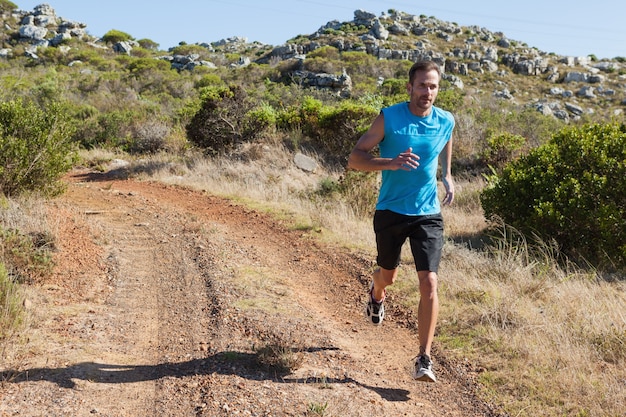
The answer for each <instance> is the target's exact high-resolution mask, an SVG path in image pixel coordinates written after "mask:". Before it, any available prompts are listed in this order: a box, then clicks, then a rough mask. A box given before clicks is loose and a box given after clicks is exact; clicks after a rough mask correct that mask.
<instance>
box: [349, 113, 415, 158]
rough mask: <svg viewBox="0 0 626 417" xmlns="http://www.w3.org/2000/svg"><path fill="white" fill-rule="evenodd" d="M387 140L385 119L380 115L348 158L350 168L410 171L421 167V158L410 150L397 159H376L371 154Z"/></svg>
mask: <svg viewBox="0 0 626 417" xmlns="http://www.w3.org/2000/svg"><path fill="white" fill-rule="evenodd" d="M384 138H385V118H384V116H383V114H382V113H380V114H379V115H378V116H377V117H376V120H374V123H372V126H371V127H370V128H369V129H368V131H367V132H365V133H364V134H363V136H361V138H360V139H359V140H358V142H357V143H356V145H355V146H354V149H352V152H351V153H350V156H349V157H348V168H352V169H356V170H359V171H383V170H392V171H395V170H398V169H403V170H405V171H410V170H411V169H415V168H417V167H418V166H419V163H418V160H419V156H417V155H416V154H414V153H413V152H412V149H411V148H409V149H407V150H406V151H405V152H402V153H400V154H399V155H398V156H397V157H395V158H380V157H374V155H372V154H371V151H372V149H374V148H375V147H376V146H377V145H378V144H379V143H380V142H381V141H382V140H383V139H384Z"/></svg>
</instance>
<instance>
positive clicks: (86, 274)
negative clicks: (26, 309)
mask: <svg viewBox="0 0 626 417" xmlns="http://www.w3.org/2000/svg"><path fill="white" fill-rule="evenodd" d="M68 184H69V187H68V191H67V192H66V193H65V194H64V195H63V196H62V197H61V198H59V199H58V200H55V201H54V202H52V203H51V205H50V210H51V216H52V217H53V218H55V219H58V220H57V221H58V223H59V231H60V234H61V235H62V236H64V237H63V238H62V239H61V240H62V242H59V248H58V253H57V270H56V274H55V277H54V279H53V280H52V282H48V283H43V284H42V285H39V286H37V287H34V288H32V289H31V290H30V291H29V295H28V296H29V301H30V302H32V308H31V312H32V314H33V317H34V319H33V329H32V330H31V331H32V336H31V340H30V341H29V342H28V344H27V346H26V351H27V352H28V353H27V354H25V355H22V356H21V357H20V360H19V362H18V363H11V364H9V365H8V366H6V365H2V369H0V370H1V371H2V376H3V379H4V382H3V383H2V384H1V386H0V398H1V401H0V416H13V415H19V416H112V417H113V416H115V417H118V416H322V415H323V416H327V417H328V416H381V415H386V416H464V417H466V416H496V415H498V414H497V413H496V412H495V411H494V410H493V409H492V407H490V406H489V405H487V404H485V403H483V402H481V401H480V400H478V399H477V398H476V397H475V396H474V391H473V389H474V388H473V386H472V384H471V382H470V379H469V376H468V374H467V373H466V372H465V370H464V367H463V366H461V365H457V364H453V363H450V362H448V361H446V360H445V356H444V354H443V352H441V353H440V352H437V354H438V355H437V356H436V357H435V360H436V366H437V368H436V371H437V374H438V378H439V381H438V382H437V383H436V384H426V383H418V382H415V381H413V380H412V379H411V377H410V374H409V366H410V362H411V359H412V358H413V357H414V355H415V354H416V349H417V334H416V331H415V325H414V319H413V316H412V314H411V312H406V311H402V310H401V309H400V307H398V306H396V305H394V303H393V299H391V300H390V302H389V306H388V315H389V316H390V317H389V320H387V321H386V322H385V323H384V325H383V326H382V327H380V328H376V327H373V326H371V325H368V324H367V323H366V322H365V320H364V318H363V316H362V306H363V302H364V300H365V296H364V292H365V291H366V287H367V284H368V279H369V278H368V275H369V272H368V266H369V265H368V264H369V261H368V260H367V259H365V258H364V257H363V256H360V255H358V254H349V253H346V252H345V251H344V250H340V249H337V248H330V247H323V246H321V245H320V244H318V243H316V242H315V241H314V240H313V239H312V238H311V237H309V236H307V235H306V234H305V233H303V232H298V231H293V230H288V229H287V228H285V227H284V226H283V225H281V224H280V223H279V222H277V221H275V220H273V219H271V218H270V217H268V216H266V215H264V214H262V213H258V212H255V211H252V210H250V209H247V208H244V207H241V206H238V205H235V204H233V203H231V202H229V201H227V200H224V199H220V198H216V197H214V196H211V195H208V194H207V193H202V192H197V191H191V190H186V189H182V188H179V187H173V186H166V185H162V184H157V183H150V182H138V181H133V180H117V179H114V178H110V177H107V175H106V174H98V173H93V172H89V171H75V172H73V173H72V175H70V176H69V177H68ZM270 341H281V343H283V344H284V345H286V346H290V347H293V348H297V349H296V350H297V351H299V352H300V353H299V354H297V355H292V357H294V358H299V359H300V360H301V362H300V366H299V368H298V369H297V370H296V371H295V372H293V373H291V374H287V375H277V374H276V373H273V372H270V371H268V370H266V369H263V368H259V366H258V365H257V361H256V350H255V348H256V347H259V346H264V345H266V344H268V343H269V342H270Z"/></svg>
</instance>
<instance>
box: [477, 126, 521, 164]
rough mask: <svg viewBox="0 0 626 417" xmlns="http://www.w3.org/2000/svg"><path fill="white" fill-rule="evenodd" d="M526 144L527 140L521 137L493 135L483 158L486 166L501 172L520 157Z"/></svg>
mask: <svg viewBox="0 0 626 417" xmlns="http://www.w3.org/2000/svg"><path fill="white" fill-rule="evenodd" d="M525 143H526V139H524V137H522V136H520V135H513V134H511V133H506V132H504V133H499V134H492V135H491V136H489V137H488V138H487V148H486V149H485V150H484V151H483V152H482V155H481V158H482V160H483V162H484V164H485V165H486V166H491V167H493V168H495V169H496V170H500V169H502V168H503V167H504V166H505V165H506V164H507V163H509V162H511V161H513V160H514V159H515V158H517V157H518V156H519V152H520V151H521V149H522V147H523V146H524V144H525Z"/></svg>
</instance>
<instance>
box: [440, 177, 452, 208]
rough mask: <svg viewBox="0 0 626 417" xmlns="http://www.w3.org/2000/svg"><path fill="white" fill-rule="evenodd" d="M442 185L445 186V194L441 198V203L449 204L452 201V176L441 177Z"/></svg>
mask: <svg viewBox="0 0 626 417" xmlns="http://www.w3.org/2000/svg"><path fill="white" fill-rule="evenodd" d="M443 186H444V187H445V188H446V196H445V197H444V198H443V205H444V206H449V205H450V204H452V202H453V201H454V181H453V180H452V177H445V178H444V179H443Z"/></svg>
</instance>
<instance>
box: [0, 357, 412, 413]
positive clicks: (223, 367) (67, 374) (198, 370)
mask: <svg viewBox="0 0 626 417" xmlns="http://www.w3.org/2000/svg"><path fill="white" fill-rule="evenodd" d="M335 349H336V348H309V349H307V351H308V352H314V351H317V350H335ZM257 359H258V358H257V355H256V354H252V353H244V352H234V351H227V352H220V353H216V354H215V355H211V356H208V357H206V358H200V359H192V360H190V361H186V362H177V363H174V362H172V363H162V364H157V365H114V364H104V363H97V362H81V363H77V364H74V365H70V366H67V367H64V368H33V369H26V370H21V371H17V370H5V371H2V372H0V381H4V382H5V383H21V382H28V381H48V382H52V383H54V384H57V385H58V386H60V387H62V388H68V389H74V388H75V387H76V383H75V382H74V380H75V379H78V380H84V381H89V382H92V383H102V384H129V383H133V382H144V381H156V380H159V379H162V378H166V377H173V378H183V377H190V376H198V375H210V374H214V373H217V374H221V375H237V376H239V377H241V378H246V379H250V380H254V381H263V380H268V379H269V380H272V381H274V382H277V383H284V384H324V385H330V384H346V383H354V384H357V385H359V386H361V387H363V388H366V389H369V390H372V391H374V392H376V393H377V394H378V395H380V396H381V397H382V398H383V399H385V400H387V401H408V400H409V397H408V394H409V391H407V390H404V389H395V388H381V387H375V386H370V385H366V384H362V383H360V382H359V381H357V380H355V379H353V378H350V377H348V376H345V377H343V378H328V377H322V378H320V377H307V378H289V377H288V376H287V375H281V374H280V373H278V372H275V371H274V372H272V371H271V370H268V369H264V368H262V367H260V366H259V364H258V360H257Z"/></svg>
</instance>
